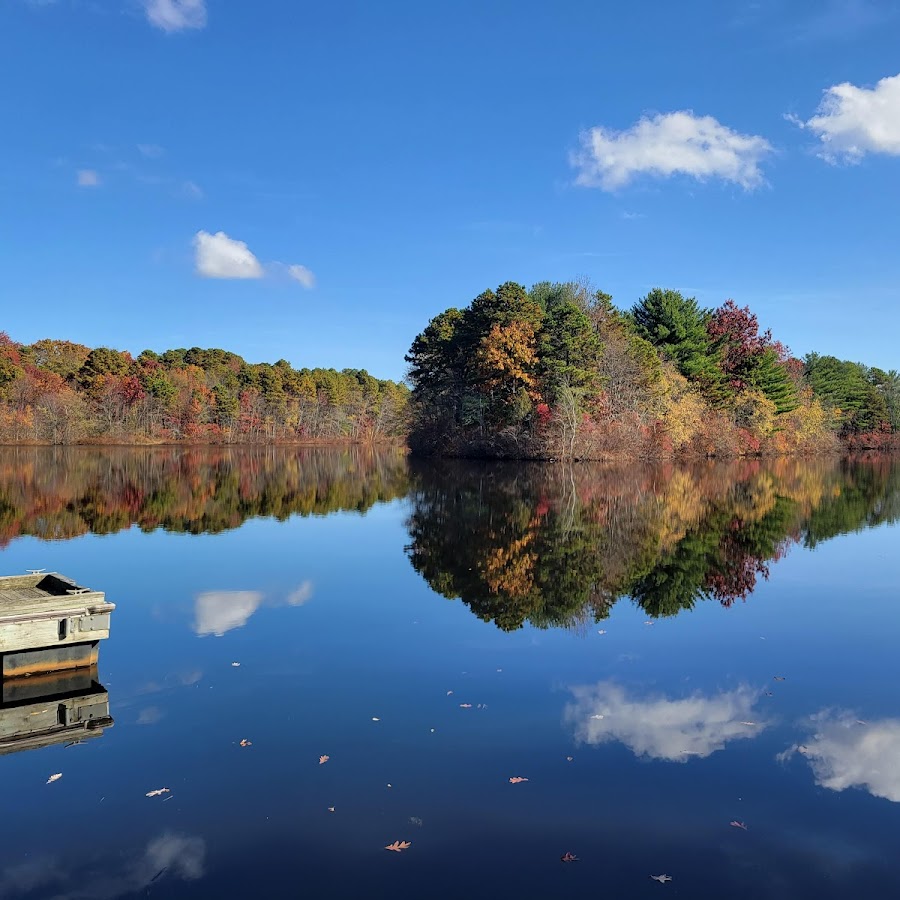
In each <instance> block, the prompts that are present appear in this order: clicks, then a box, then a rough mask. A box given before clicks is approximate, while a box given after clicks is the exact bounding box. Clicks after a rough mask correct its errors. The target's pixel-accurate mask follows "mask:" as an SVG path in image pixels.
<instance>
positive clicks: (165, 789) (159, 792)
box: [144, 788, 169, 797]
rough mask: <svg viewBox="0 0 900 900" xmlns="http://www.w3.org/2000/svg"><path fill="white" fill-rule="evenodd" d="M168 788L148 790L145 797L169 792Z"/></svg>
mask: <svg viewBox="0 0 900 900" xmlns="http://www.w3.org/2000/svg"><path fill="white" fill-rule="evenodd" d="M168 793H169V789H168V788H157V789H156V790H155V791H147V793H146V794H145V795H144V796H145V797H159V795H160V794H168Z"/></svg>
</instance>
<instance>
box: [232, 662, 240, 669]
mask: <svg viewBox="0 0 900 900" xmlns="http://www.w3.org/2000/svg"><path fill="white" fill-rule="evenodd" d="M231 665H232V666H234V668H235V669H236V668H238V666H240V663H239V662H233V663H232V664H231Z"/></svg>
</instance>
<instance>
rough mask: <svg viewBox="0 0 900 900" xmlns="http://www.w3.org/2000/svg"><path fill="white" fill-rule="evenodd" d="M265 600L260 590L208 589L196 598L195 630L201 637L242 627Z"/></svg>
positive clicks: (221, 633)
mask: <svg viewBox="0 0 900 900" xmlns="http://www.w3.org/2000/svg"><path fill="white" fill-rule="evenodd" d="M262 602H263V595H262V593H261V592H260V591H207V592H205V593H203V594H198V595H197V597H196V599H195V600H194V631H195V632H196V633H197V634H198V635H200V636H201V637H203V636H205V635H208V634H214V635H215V636H216V637H222V635H223V634H225V632H226V631H232V630H233V629H235V628H241V627H243V626H244V625H246V624H247V620H248V619H249V618H250V616H252V615H253V613H255V612H256V610H258V609H259V607H260V606H261V604H262Z"/></svg>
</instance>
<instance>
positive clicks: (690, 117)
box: [571, 110, 772, 191]
mask: <svg viewBox="0 0 900 900" xmlns="http://www.w3.org/2000/svg"><path fill="white" fill-rule="evenodd" d="M771 152H772V146H771V145H770V144H769V142H768V141H767V140H766V139H765V138H763V137H760V136H759V135H753V134H740V133H739V132H737V131H733V130H732V129H730V128H728V127H727V126H725V125H723V124H722V123H721V122H719V121H717V120H716V119H714V118H713V117H712V116H695V115H694V113H693V112H691V111H690V110H681V111H679V112H672V113H661V114H659V115H656V116H653V117H652V118H647V117H645V118H642V119H641V120H640V121H639V122H637V124H635V125H633V126H632V127H631V128H628V129H626V130H624V131H615V130H613V129H611V128H603V127H602V126H598V127H596V128H591V129H589V130H588V131H586V132H584V134H582V136H581V150H580V151H578V152H576V153H574V154H573V155H572V158H571V162H572V165H573V166H574V167H575V168H576V169H577V170H578V175H577V177H576V179H575V181H576V184H579V185H581V186H583V187H599V188H602V189H603V190H605V191H614V190H616V189H618V188H621V187H625V185H627V184H628V183H629V182H630V181H631V180H632V179H633V178H635V176H637V175H642V174H648V175H654V176H657V177H663V178H665V177H669V176H671V175H679V174H680V175H689V176H691V177H692V178H697V179H700V180H701V181H702V180H705V179H707V178H720V179H722V180H723V181H730V182H733V183H735V184H739V185H740V186H741V187H743V188H745V189H747V190H750V189H752V188H755V187H758V186H759V185H761V184H763V183H764V178H763V174H762V171H761V170H760V163H761V162H762V161H763V160H764V159H765V158H766V157H767V156H768V155H769V154H770V153H771Z"/></svg>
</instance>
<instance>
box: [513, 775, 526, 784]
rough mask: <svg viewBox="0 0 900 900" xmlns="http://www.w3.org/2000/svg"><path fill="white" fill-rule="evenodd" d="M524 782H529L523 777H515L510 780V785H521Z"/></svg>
mask: <svg viewBox="0 0 900 900" xmlns="http://www.w3.org/2000/svg"><path fill="white" fill-rule="evenodd" d="M523 781H528V779H527V778H523V777H522V776H521V775H514V776H513V777H512V778H510V779H509V783H510V784H521V783H522V782H523Z"/></svg>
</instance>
